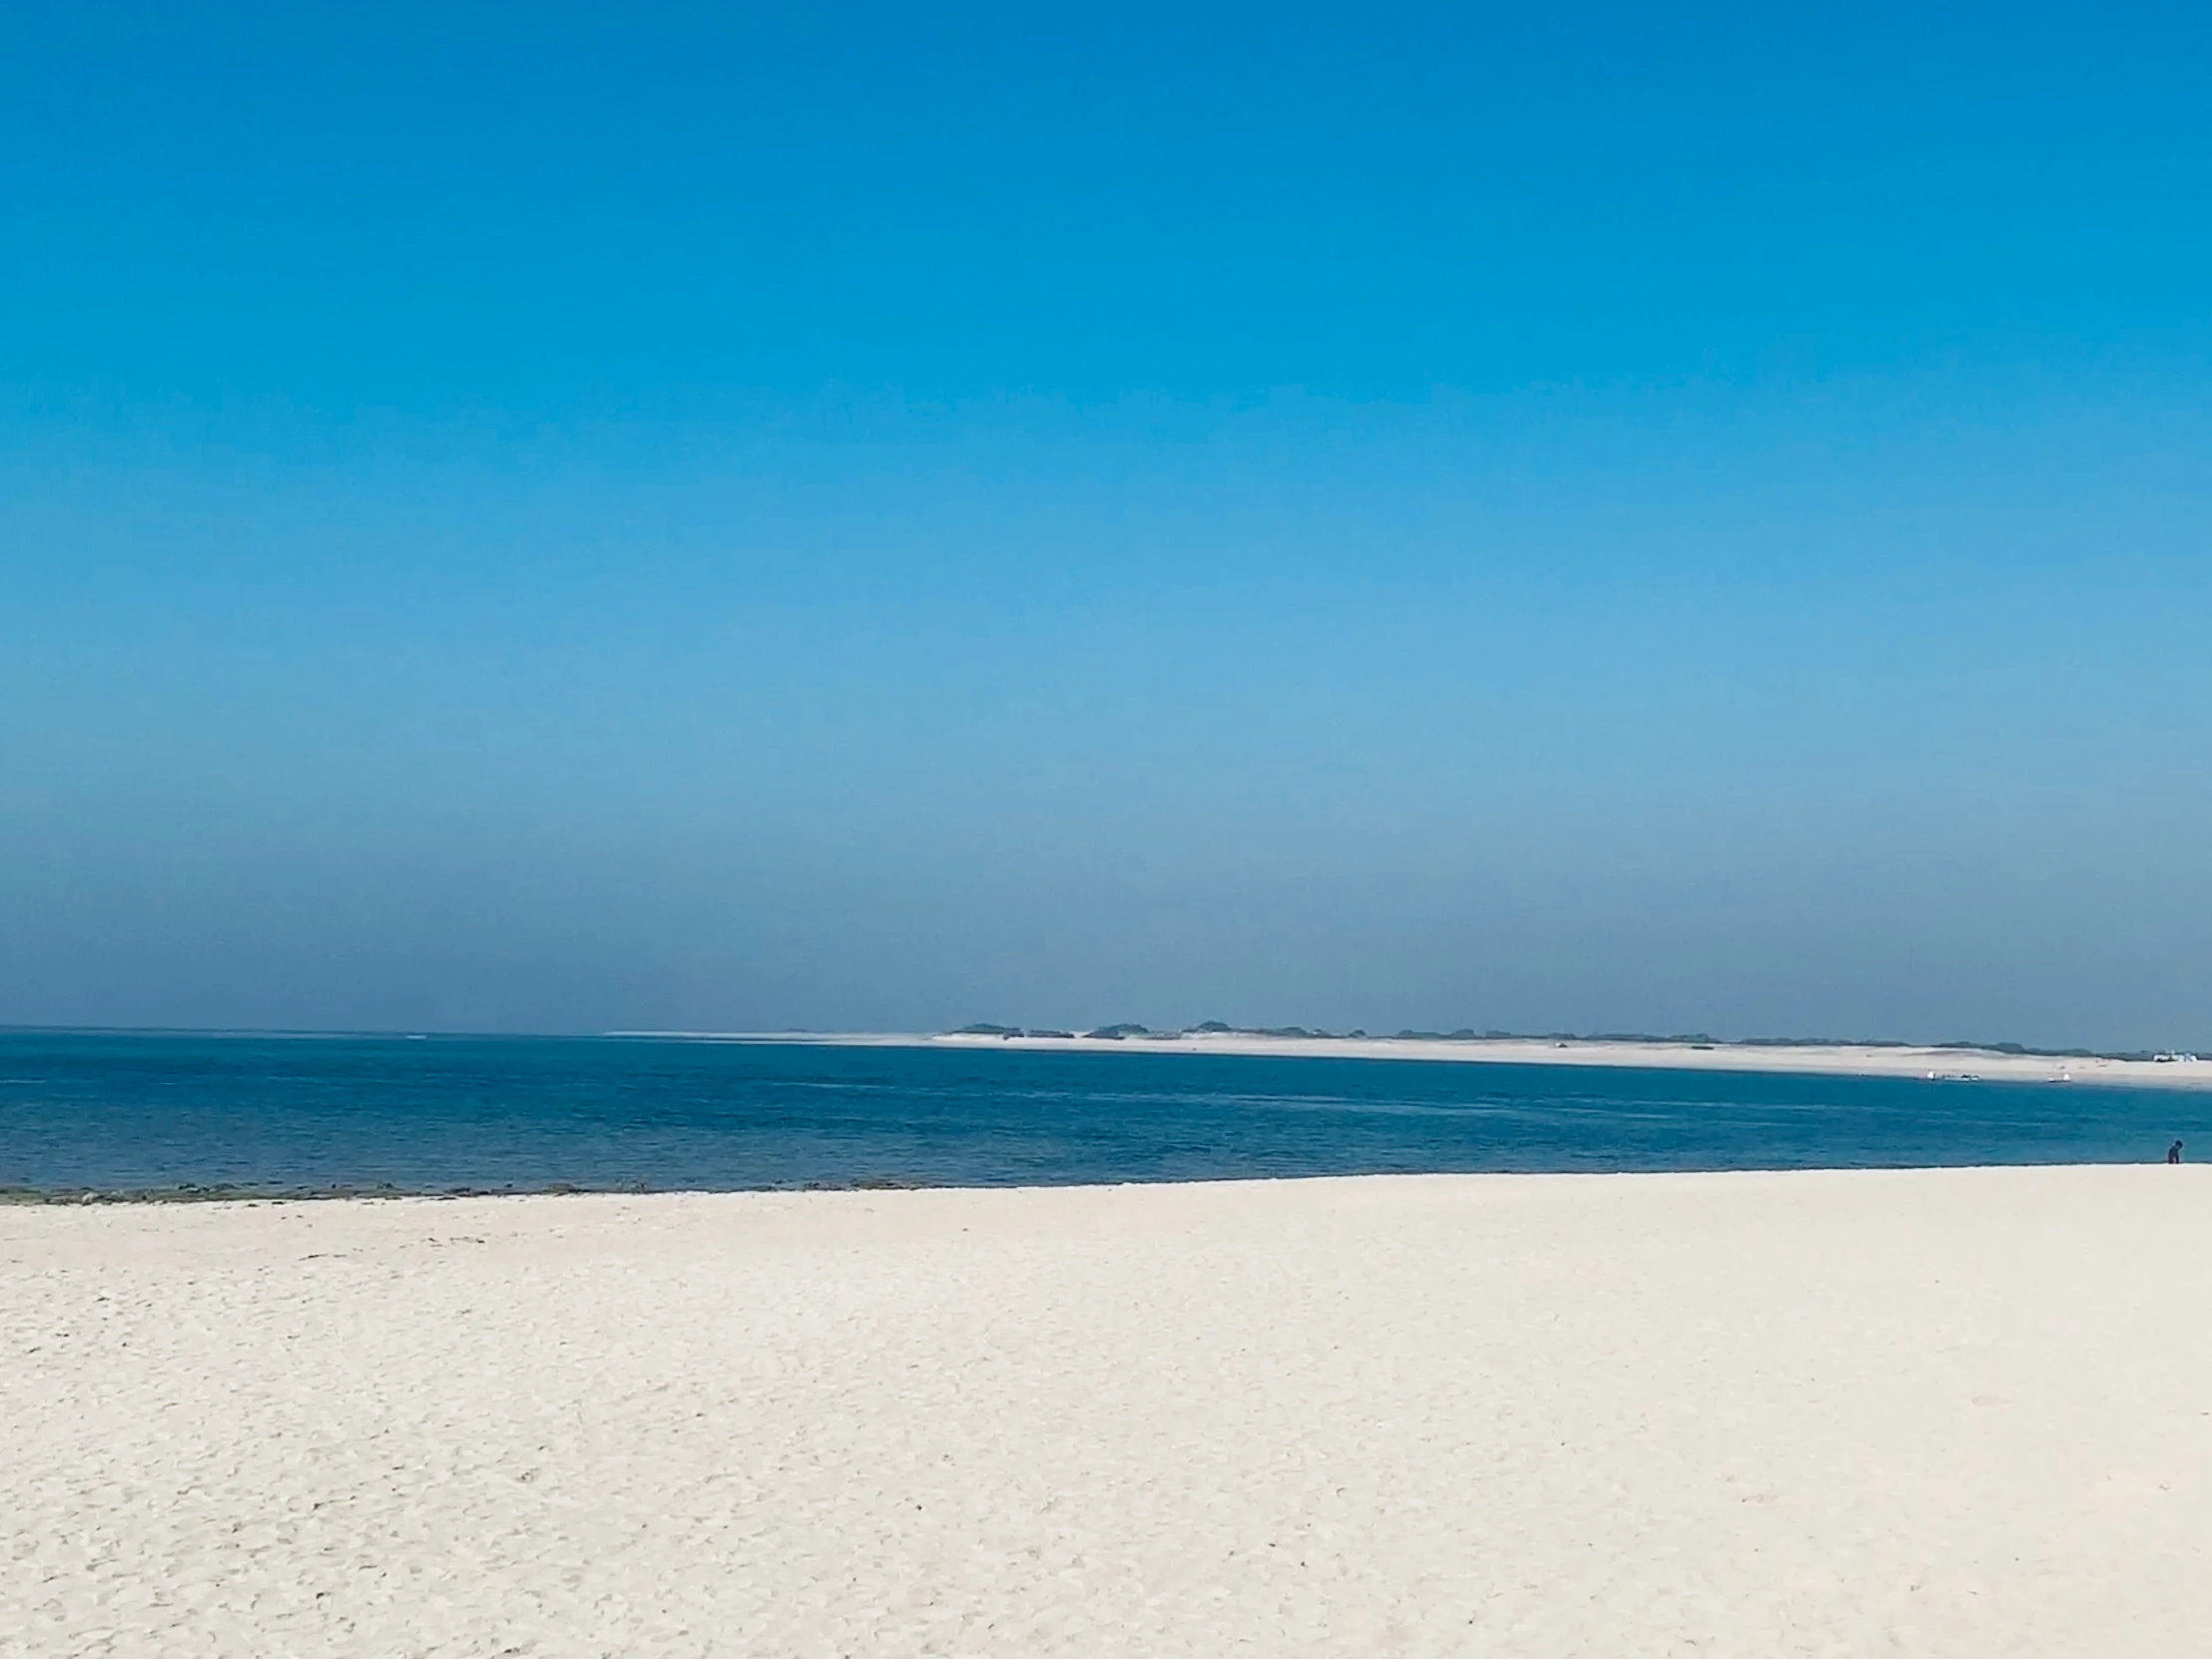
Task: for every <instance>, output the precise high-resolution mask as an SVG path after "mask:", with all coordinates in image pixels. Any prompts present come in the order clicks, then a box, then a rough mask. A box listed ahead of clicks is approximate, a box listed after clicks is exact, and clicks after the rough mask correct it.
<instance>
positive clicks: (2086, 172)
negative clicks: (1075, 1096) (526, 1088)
mask: <svg viewBox="0 0 2212 1659" xmlns="http://www.w3.org/2000/svg"><path fill="white" fill-rule="evenodd" d="M2208 30H2212V24H2208V23H2207V21H2206V20H2205V19H2204V18H2202V17H2195V16H2181V17H2176V16H2169V15H2156V16H2153V15H2149V14H2116V13H2112V12H2109V11H2100V10H2091V9H2089V8H2085V7H2084V8H2071V9H2068V8H2058V7H2045V8H2030V9H2028V10H2026V11H2024V12H2023V11H2017V10H2015V11H2012V12H2007V13H2005V14H2003V15H2002V16H2001V18H2000V17H1998V16H1997V15H1996V14H1986V13H1983V12H1980V11H1976V10H1972V9H1968V8H1952V9H1938V10H1937V11H1935V12H1929V11H1928V10H1926V9H1925V8H1920V9H1915V10H1911V11H1907V10H1905V9H1902V8H1897V9H1882V8H1876V9H1872V10H1862V11H1859V12H1855V13H1853V14H1852V15H1851V16H1850V17H1848V18H1833V19H1830V18H1814V17H1801V16H1790V17H1781V16H1775V15H1771V14H1769V13H1767V12H1764V11H1760V10H1757V9H1752V8H1733V7H1703V8H1693V9H1692V10H1691V11H1689V12H1686V13H1681V14H1674V15H1670V16H1668V17H1666V18H1660V17H1655V16H1653V15H1651V14H1648V13H1645V12H1639V11H1635V10H1632V9H1617V8H1605V7H1590V8H1580V9H1569V10H1565V11H1559V12H1556V13H1551V14H1545V15H1544V16H1542V17H1531V16H1527V15H1523V14H1519V13H1510V14H1509V13H1505V12H1481V11H1474V12H1468V11H1464V10H1447V9H1441V8H1425V7H1406V8H1383V9H1381V10H1375V9H1369V10H1367V11H1363V12H1362V13H1360V14H1359V15H1358V16H1357V17H1352V16H1344V15H1337V14H1330V13H1325V12H1320V11H1301V10H1297V9H1293V10H1290V11H1285V10H1283V9H1281V8H1273V9H1266V10H1260V9H1245V8H1234V7H1232V8H1214V9H1201V10H1198V11H1191V10H1188V9H1186V10H1182V11H1176V12H1173V13H1168V12H1150V11H1145V10H1142V9H1140V10H1136V11H1131V12H1127V13H1123V14H1117V15H1116V16H1115V17H1114V18H1111V19H1092V20H1067V19H1059V20H1055V19H1052V18H1048V17H1043V16H1040V15H1039V14H1035V13H1032V12H1025V11H1021V10H1018V9H1013V8H1004V9H994V8H970V9H965V10H957V11H952V12H943V13H937V14H931V15H929V16H926V17H924V16H916V15H913V14H910V13H908V12H905V11H902V10H898V9H893V8H866V7H862V8H845V9H843V10H840V11H834V12H826V13H805V14H801V13H790V14H779V13H776V12H771V11H754V12H747V13H744V14H742V15H740V14H734V13H726V12H723V11H719V10H715V9H709V8H698V9H690V8H683V7H677V8H671V9H664V10H661V11H658V12H655V13H654V14H652V15H651V16H650V17H643V16H641V17H629V18H620V19H618V18H615V17H613V16H611V15H609V14H606V13H604V12H595V11H593V10H591V9H588V8H565V7H559V6H556V7H552V8H547V9H543V10H541V11H539V12H535V13H532V14H531V15H530V17H529V19H528V20H527V21H526V22H525V21H523V20H518V19H516V18H514V17H511V16H509V15H508V14H505V13H501V12H497V11H494V10H491V9H488V8H482V7H474V6H462V7H459V8H441V9H439V10H437V11H435V12H433V11H431V10H429V9H427V8H423V9H410V8H407V7H398V8H393V9H392V10H391V11H390V12H389V13H388V14H384V15H381V16H380V17H379V19H378V20H377V22H376V24H375V26H374V27H373V29H371V28H368V27H367V26H358V27H356V26H354V25H351V24H346V23H342V22H339V21H336V20H331V19H317V18H313V17H308V16H304V15H301V16H277V15H269V14H265V13H263V12H261V11H258V10H253V9H249V8H239V7H230V6H217V7H214V8H212V9H210V10H209V11H207V12H206V13H204V14H196V15H195V17H194V18H193V19H192V20H190V21H189V22H187V21H184V20H180V19H177V18H172V17H168V16H166V15H164V14H161V13H158V12H151V11H145V10H142V9H138V8H130V7H107V6H99V5H93V6H88V7H85V8H70V9H69V10H68V12H67V13H66V14H62V13H56V14H53V15H51V16H46V17H41V18H38V19H27V20H25V21H24V23H23V24H22V26H21V27H20V29H19V31H18V34H19V39H18V41H17V43H16V49H15V50H14V51H12V52H11V53H10V54H9V58H8V61H7V62H6V63H5V64H0V91H4V92H5V93H6V95H7V96H6V97H5V98H4V99H0V132H4V133H5V134H6V138H7V145H8V153H9V155H10V157H11V161H10V165H9V166H8V168H7V169H5V170H0V206H4V208H5V209H6V212H7V217H8V221H9V223H10V225H11V229H12V233H13V245H14V247H15V248H16V249H17V250H18V256H19V257H18V258H16V259H14V260H12V261H10V262H8V264H7V266H6V267H5V269H4V270H0V300H4V302H5V306H6V311H7V314H8V315H9V316H11V317H12V318H15V319H17V320H18V324H19V325H18V326H17V327H15V328H12V329H9V330H6V331H5V334H4V336H0V1023H4V1024H10V1025H26V1026H28V1025H37V1026H116V1027H123V1026H128V1027H142V1028H153V1027H159V1028H189V1027H203V1028H208V1027H213V1028H227V1029H247V1028H253V1029H281V1028H289V1029H319V1030H340V1029H345V1030H383V1031H393V1032H405V1031H433V1030H452V1031H461V1030H472V1031H482V1032H500V1031H516V1032H522V1031H542V1032H548V1033H558V1032H584V1031H607V1030H617V1029H643V1028H663V1029H721V1030H741V1029H750V1030H777V1029H781V1028H785V1027H790V1026H806V1027H811V1028H814V1029H817V1030H831V1029H842V1030H852V1031H867V1030H879V1031H880V1030H889V1031H896V1030H941V1029H946V1028H949V1027H952V1026H956V1025H959V1024H963V1023H966V1022H969V1021H972V1020H978V1019H981V1020H995V1021H1001V1022H1003V1023H1008V1024H1018V1025H1022V1026H1039V1027H1064V1028H1079V1027H1083V1026H1095V1025H1096V1024H1099V1023H1101V1022H1105V1021H1122V1020H1130V1021H1138V1022H1141V1023H1144V1024H1147V1025H1154V1026H1165V1025H1169V1024H1173V1023H1176V1022H1179V1021H1185V1020H1189V1019H1193V1018H1198V1019H1204V1018H1222V1019H1228V1020H1232V1021H1235V1022H1239V1023H1248V1024H1250V1025H1253V1026H1288V1025H1294V1024H1297V1025H1306V1026H1317V1025H1319V1026H1327V1027H1328V1028H1330V1029H1333V1030H1344V1029H1350V1028H1352V1027H1354V1026H1359V1027H1364V1028H1366V1029H1368V1030H1371V1031H1373V1030H1388V1031H1394V1030H1396V1029H1398V1028H1401V1027H1413V1028H1425V1029H1441V1030H1450V1029H1454V1028H1457V1027H1461V1026H1468V1027H1472V1028H1474V1029H1478V1030H1484V1029H1511V1030H1518V1031H1529V1032H1542V1031H1552V1030H1576V1031H1638V1030H1645V1031H1656V1032H1673V1031H1681V1032H1694V1031H1701V1032H1710V1033H1714V1034H1716V1035H1720V1036H1723V1037H1746V1036H1778V1035H1787V1034H1790V1033H1792V1032H1814V1033H1842V1034H1855V1035H1857V1036H1859V1037H1862V1038H1881V1039H1887V1040H1896V1041H1962V1040H1982V1041H1992V1042H1993V1041H2012V1042H2020V1043H2025V1044H2028V1045H2030V1046H2035V1047H2050V1048H2066V1047H2088V1048H2095V1049H2106V1050H2157V1049H2162V1048H2168V1047H2175V1046H2180V1047H2190V1046H2212V858H2208V857H2207V855H2206V848H2207V845H2208V834H2207V831H2208V830H2212V652H2208V651H2207V650H2206V645H2207V627H2206V624H2205V622H2204V618H2205V617H2206V616H2208V615H2212V557H2208V542H2212V412H2208V411H2212V400H2208V398H2207V392H2208V390H2212V311H2208V309H2207V301H2206V295H2207V294H2208V293H2212V213H2208V212H2207V210H2208V209H2212V201H2208V200H2207V198H2208V197H2212V169H2208V168H2207V166H2206V163H2207V161H2208V160H2212V144H2208V143H2207V136H2208V135H2207V124H2208V122H2212V116H2208V115H2207V111H2208V110H2212V97H2208V96H2207V94H2208V92H2212V88H2207V87H2206V86H2205V84H2204V82H2205V72H2204V70H2203V68H2202V66H2203V65H2204V64H2205V63H2206V62H2207V61H2212V59H2208V58H2207V56H2206V52H2205V48H2206V46H2207V45H2212V41H2208V40H2207V39H2206V35H2207V32H2208Z"/></svg>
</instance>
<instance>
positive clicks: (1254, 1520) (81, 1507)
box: [0, 1166, 2212, 1659]
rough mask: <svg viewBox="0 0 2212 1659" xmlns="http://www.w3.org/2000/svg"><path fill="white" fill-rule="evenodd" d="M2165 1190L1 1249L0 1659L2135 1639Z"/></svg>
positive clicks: (2181, 1609)
mask: <svg viewBox="0 0 2212 1659" xmlns="http://www.w3.org/2000/svg"><path fill="white" fill-rule="evenodd" d="M2208 1260H2212V1179H2208V1178H2207V1176H2206V1174H2205V1172H2204V1171H2202V1170H2200V1169H2198V1168H2195V1167H2184V1168H2182V1169H2178V1170H2177V1169H2169V1168H2165V1167H2163V1166H2160V1167H2131V1168H2071V1169H2042V1170H2025V1169H2015V1170H1974V1171H1941V1172H1913V1173H1836V1174H1826V1173H1815V1174H1788V1175H1719V1176H1622V1177H1520V1176H1506V1177H1482V1176H1474V1177H1465V1176H1452V1177H1415V1178H1378V1179H1360V1180H1331V1181H1303V1182H1282V1183H1251V1184H1238V1185H1206V1186H1185V1187H1147V1188H1108V1189H1081V1190H1062V1191H1003V1192H919V1193H822V1194H786V1195H733V1196H714V1197H705V1196H672V1197H651V1198H527V1199H484V1200H460V1201H453V1202H435V1201H401V1202H386V1203H336V1202H331V1203H317V1204H293V1205H260V1206H255V1205H209V1206H189V1205H174V1206H115V1207H85V1208H52V1209H38V1208H23V1209H12V1210H4V1211H0V1319H4V1322H5V1331H4V1339H5V1346H4V1349H0V1422H4V1423H5V1424H6V1451H7V1455H6V1457H5V1458H4V1459H0V1515H4V1516H5V1528H6V1543H5V1548H4V1550H0V1653H5V1654H8V1655H11V1656H12V1655H39V1656H42V1659H43V1656H47V1655H62V1654H72V1655H74V1654H117V1655H148V1656H152V1655H162V1656H165V1659H171V1656H184V1655H195V1654H209V1655H216V1654H221V1655H255V1654H282V1655H286V1656H307V1655H319V1654H344V1655H361V1656H370V1655H373V1656H376V1659H389V1656H395V1655H439V1656H444V1655H470V1656H474V1655H484V1656H490V1655H495V1654H528V1655H542V1656H585V1655H589V1656H593V1659H598V1656H602V1655H623V1656H626V1659H627V1656H645V1655H653V1656H658V1655H693V1654H731V1655H760V1656H764V1659H765V1656H769V1655H776V1656H787V1655H789V1656H803V1659H816V1656H822V1659H828V1656H830V1655H866V1656H903V1655H921V1654H989V1655H1045V1654H1085V1655H1087V1654H1126V1655H1132V1656H1135V1655H1148V1656H1150V1655H1175V1654H1207V1655H1226V1654H1231V1653H1237V1654H1253V1655H1278V1654H1295V1655H1316V1656H1319V1655H1330V1656H1339V1655H1364V1654H1398V1653H1405V1654H1436V1655H1443V1654H1516V1655H1517V1654H1525V1655H1531V1656H1544V1659H1558V1656H1569V1655H1589V1656H1592V1659H1596V1656H1601V1655H1602V1656H1606V1659H1615V1656H1625V1655H1636V1656H1645V1655H1672V1654H1684V1655H1687V1654H1693V1653H1695V1654H1700V1655H1715V1654H1726V1655H1742V1656H1745V1659H1754V1656H1757V1659H1767V1656H1774V1655H1793V1654H1818V1655H1858V1654H1876V1653H1905V1654H1945V1655H1987V1656H1989V1659H2023V1656H2033V1655H2052V1656H2056V1655H2065V1656H2068V1659H2075V1656H2079V1655H2083V1654H2098V1655H2109V1656H2123V1659H2124V1656H2138V1655H2139V1656H2143V1659H2152V1656H2157V1659H2170V1656H2174V1655H2180V1654H2186V1653H2192V1652H2200V1651H2203V1644H2204V1642H2205V1640H2206V1633H2207V1632H2208V1631H2212V1571H2207V1568H2208V1566H2212V1561H2208V1560H2207V1551H2208V1545H2212V1279H2208V1276H2207V1275H2206V1273H2205V1271H2204V1264H2205V1263H2206V1262H2207V1261H2208Z"/></svg>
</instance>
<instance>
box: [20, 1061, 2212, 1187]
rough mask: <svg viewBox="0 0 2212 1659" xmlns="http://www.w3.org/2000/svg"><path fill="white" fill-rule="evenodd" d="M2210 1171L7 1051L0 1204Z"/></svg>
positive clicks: (1373, 1066)
mask: <svg viewBox="0 0 2212 1659" xmlns="http://www.w3.org/2000/svg"><path fill="white" fill-rule="evenodd" d="M2177 1136H2178V1137H2181V1138H2183V1139H2185V1140H2188V1141H2190V1142H2191V1143H2192V1150H2195V1149H2196V1148H2198V1147H2201V1149H2202V1151H2203V1152H2204V1154H2205V1155H2207V1156H2212V1093H2199V1092H2196V1091H2189V1090H2179V1089H2123V1088H2106V1087H2098V1086H2087V1085H2079V1084H2075V1085H2057V1084H2048V1083H1997V1082H1950V1081H1944V1082H1930V1081H1922V1080H1919V1079H1911V1078H1849V1077H1806V1076H1792V1075H1771V1076H1770V1075H1760V1074H1753V1073H1742V1072H1695V1071H1665V1070H1648V1071H1645V1070H1617V1069H1610V1068H1598V1067H1576V1066H1507V1065H1490V1064H1463V1063H1451V1062H1426V1061H1411V1060H1345V1059H1334V1058H1310V1059H1309V1058H1293V1059H1263V1058H1252V1057H1245V1056H1236V1055H1190V1054H1171V1053H1159V1052H1145V1051H1143V1050H1142V1049H1133V1050H1132V1051H1130V1052H1127V1053H1088V1052H1068V1053H1052V1052H1042V1053H1039V1052H1028V1051H1014V1050H1003V1051H1002V1050H996V1049H930V1048H887V1047H839V1046H832V1045H829V1044H823V1043H796V1042H754V1041H686V1040H674V1039H651V1038H647V1039H640V1038H567V1037H559V1038H555V1037H544V1038H514V1037H431V1038H401V1037H378V1036H312V1037H300V1036H215V1035H170V1034H117V1033H54V1032H37V1031H13V1032H0V1188H12V1189H16V1190H18V1191H24V1190H30V1191H43V1192H71V1191H80V1190H95V1191H99V1192H103V1193H121V1192H151V1191H179V1190H185V1189H206V1188H219V1187H220V1188H233V1189H240V1190H244V1191H248V1192H258V1193H284V1192H321V1191H375V1190H380V1189H385V1188H390V1189H396V1190H399V1191H406V1192H448V1191H453V1190H455V1189H470V1190H488V1191H502V1190H517V1191H529V1190H544V1189H549V1188H558V1187H578V1188H584V1189H615V1190H633V1189H638V1188H646V1189H654V1190H666V1189H736V1188H760V1187H807V1186H853V1185H870V1184H900V1185H904V1184H919V1185H957V1186H1001V1185H1009V1184H1023V1185H1028V1184H1060V1183H1071V1182H1121V1181H1194V1180H1217V1179H1224V1178H1235V1177H1251V1176H1297V1175H1342V1174H1355V1173H1366V1172H1376V1171H1411V1170H1696V1169H1785V1168H1808V1167H1834V1168H1846V1167H1862V1166H1893V1167H1894V1166H1906V1165H1935V1164H1992V1163H1999V1164H2032V1163H2075V1162H2097V1163H2101V1162H2125V1161H2135V1160H2157V1159H2160V1158H2162V1157H2163V1156H2164V1155H2165V1149H2166V1145H2167V1143H2168V1142H2169V1141H2171V1140H2173V1139H2174V1138H2175V1137H2177Z"/></svg>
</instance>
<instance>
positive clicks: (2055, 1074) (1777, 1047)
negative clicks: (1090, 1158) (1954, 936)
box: [670, 1031, 2212, 1089]
mask: <svg viewBox="0 0 2212 1659" xmlns="http://www.w3.org/2000/svg"><path fill="white" fill-rule="evenodd" d="M670 1034H671V1035H707V1033H670ZM756 1040H764V1039H756ZM774 1040H776V1041H787V1042H788V1041H793V1040H815V1041H822V1042H832V1043H860V1044H886V1045H895V1046H901V1047H906V1046H920V1047H932V1048H935V1047H945V1048H1028V1049H1047V1050H1050V1049H1062V1050H1064V1049H1071V1048H1072V1049H1081V1050H1087V1051H1093V1052H1100V1053H1104V1052H1112V1053H1117V1054H1144V1053H1159V1052H1167V1053H1176V1054H1257V1055H1274V1056H1280V1057H1284V1058H1298V1057H1306V1058H1334V1059H1346V1060H1453V1061H1462V1062H1466V1063H1469V1064H1476V1065H1480V1064H1485V1063H1487V1064H1490V1065H1520V1066H1650V1067H1658V1068H1660V1069H1662V1070H1669V1071H1750V1072H1769V1073H1775V1072H1780V1073H1816V1074H1823V1075H1828V1076H1835V1077H1921V1078H1939V1079H1949V1080H1964V1079H1979V1080H1986V1081H1990V1082H2015V1083H2106V1084H2114V1083H2116V1084H2125V1085H2128V1086H2131V1087H2139V1088H2183V1089H2187V1088H2196V1089H2212V1060H2205V1059H2201V1058H2198V1057H2196V1056H2193V1055H2191V1056H2188V1057H2185V1058H2177V1059H2172V1060H2123V1059H2115V1058H2111V1057H2108V1056H2102V1055H2088V1056H2075V1055H2049V1054H2008V1053H2005V1052H2003V1051H2001V1050H1998V1049H1989V1048H1926V1047H1919V1046H1914V1045H1907V1044H1899V1045H1896V1046H1891V1045H1887V1044H1873V1043H1689V1042H1643V1041H1628V1040H1615V1039H1602V1038H1576V1039H1574V1040H1572V1041H1553V1040H1550V1039H1546V1038H1537V1037H1501V1038H1487V1037H1473V1038H1452V1037H1270V1036H1265V1035H1261V1034H1258V1033H1254V1032H1248V1031H1227V1032H1213V1031H1185V1032H1179V1033H1176V1034H1173V1035H1165V1036H1143V1037H1129V1038H1110V1037H993V1036H979V1035H974V1034H970V1033H967V1032H944V1033H935V1034H928V1035H883V1036H875V1035H854V1036H837V1037H822V1038H815V1039H794V1038H791V1037H778V1038H776V1039H774Z"/></svg>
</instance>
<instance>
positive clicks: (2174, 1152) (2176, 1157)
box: [2166, 1141, 2181, 1164]
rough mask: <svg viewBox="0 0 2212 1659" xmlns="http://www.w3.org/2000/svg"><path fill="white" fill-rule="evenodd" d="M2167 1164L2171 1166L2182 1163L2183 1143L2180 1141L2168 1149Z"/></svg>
mask: <svg viewBox="0 0 2212 1659" xmlns="http://www.w3.org/2000/svg"><path fill="white" fill-rule="evenodd" d="M2166 1162H2167V1163H2169V1164H2178V1163H2180V1162H2181V1143H2180V1142H2179V1141H2176V1142H2174V1144H2173V1145H2172V1146H2169V1147H2168V1148H2166Z"/></svg>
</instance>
